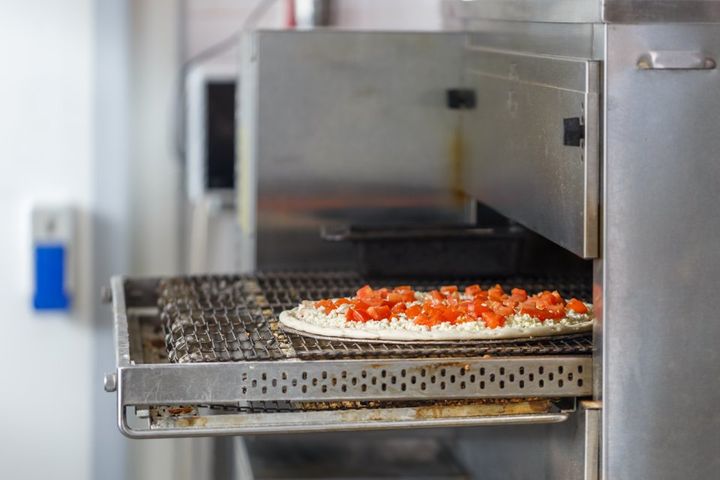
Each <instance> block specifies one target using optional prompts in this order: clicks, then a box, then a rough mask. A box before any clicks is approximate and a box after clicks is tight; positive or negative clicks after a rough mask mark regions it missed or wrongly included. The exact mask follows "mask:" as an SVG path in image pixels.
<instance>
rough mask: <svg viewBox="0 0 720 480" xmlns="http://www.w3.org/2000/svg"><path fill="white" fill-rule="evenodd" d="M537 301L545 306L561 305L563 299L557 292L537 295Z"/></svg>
mask: <svg viewBox="0 0 720 480" xmlns="http://www.w3.org/2000/svg"><path fill="white" fill-rule="evenodd" d="M538 300H539V301H540V302H542V303H544V304H546V305H558V304H561V303H563V299H562V297H561V296H560V294H559V293H558V292H557V291H555V292H548V291H545V292H542V293H541V294H540V295H538Z"/></svg>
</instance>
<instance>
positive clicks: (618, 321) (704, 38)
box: [602, 25, 720, 480]
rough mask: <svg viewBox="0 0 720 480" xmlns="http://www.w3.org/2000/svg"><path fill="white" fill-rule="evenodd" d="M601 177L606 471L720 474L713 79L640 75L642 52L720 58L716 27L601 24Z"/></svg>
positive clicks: (717, 83) (612, 474)
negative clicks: (604, 50)
mask: <svg viewBox="0 0 720 480" xmlns="http://www.w3.org/2000/svg"><path fill="white" fill-rule="evenodd" d="M607 42H608V43H607V52H608V58H607V62H606V72H605V78H606V82H607V84H606V103H605V109H606V115H605V118H606V123H605V132H606V145H605V152H606V153H605V173H604V175H605V176H604V185H605V187H604V189H605V191H604V207H605V208H604V216H605V217H604V230H605V236H604V246H603V252H604V254H603V256H604V258H603V268H604V278H605V283H604V286H603V288H604V292H603V295H602V297H603V306H602V308H603V316H604V319H603V329H604V331H603V339H602V342H603V345H602V348H603V360H604V371H603V384H604V385H603V408H604V411H603V460H602V462H603V471H604V477H605V478H607V479H615V478H652V479H658V480H662V479H677V478H683V479H707V478H716V477H717V475H718V471H720V456H718V454H717V453H718V451H720V416H718V414H717V407H718V404H720V379H719V377H718V365H720V349H718V345H717V343H718V338H720V322H719V321H718V320H717V316H718V312H717V309H716V308H715V305H714V303H715V302H714V301H713V299H714V298H715V297H716V296H717V289H718V278H720V255H718V242H717V239H718V237H720V216H719V215H718V214H717V204H718V194H717V192H718V185H720V162H719V161H718V154H717V152H718V151H720V136H718V135H717V126H718V111H720V76H719V73H718V70H650V71H646V70H638V68H637V65H636V63H637V59H638V58H639V57H640V56H641V55H643V54H645V53H646V52H648V51H656V50H675V51H702V52H703V53H705V54H706V55H708V56H710V57H712V58H718V55H720V29H718V27H717V26H714V25H610V26H608V31H607Z"/></svg>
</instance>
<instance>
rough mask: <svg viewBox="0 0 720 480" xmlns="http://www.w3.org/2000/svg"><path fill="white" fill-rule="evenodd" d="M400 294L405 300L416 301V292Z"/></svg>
mask: <svg viewBox="0 0 720 480" xmlns="http://www.w3.org/2000/svg"><path fill="white" fill-rule="evenodd" d="M400 295H402V299H403V302H414V301H415V292H413V291H410V292H402V293H401V294H400Z"/></svg>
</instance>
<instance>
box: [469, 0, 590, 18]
mask: <svg viewBox="0 0 720 480" xmlns="http://www.w3.org/2000/svg"><path fill="white" fill-rule="evenodd" d="M457 3H458V4H459V9H460V12H461V14H462V15H463V17H465V18H469V19H486V20H507V21H522V22H563V23H597V22H600V21H601V19H602V2H601V1H600V0H551V1H547V0H457Z"/></svg>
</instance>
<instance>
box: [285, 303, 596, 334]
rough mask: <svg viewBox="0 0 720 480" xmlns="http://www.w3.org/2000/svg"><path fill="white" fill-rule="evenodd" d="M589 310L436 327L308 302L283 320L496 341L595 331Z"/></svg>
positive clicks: (308, 327)
mask: <svg viewBox="0 0 720 480" xmlns="http://www.w3.org/2000/svg"><path fill="white" fill-rule="evenodd" d="M585 305H586V306H587V307H588V313H583V314H578V313H575V312H573V311H570V310H569V311H568V312H567V314H566V316H565V318H562V319H558V320H551V319H548V320H545V321H540V320H539V319H537V318H533V317H531V316H529V315H527V314H513V315H509V316H508V317H507V318H506V321H505V325H504V326H502V327H497V328H487V327H486V326H485V325H484V323H483V322H482V321H480V320H478V321H472V322H466V323H460V324H451V323H449V322H445V323H441V324H439V325H434V326H432V327H428V326H423V325H418V324H416V323H414V322H413V321H412V320H409V319H408V318H407V317H405V316H404V315H403V314H397V315H393V316H392V318H390V319H384V320H379V321H365V322H357V321H348V320H346V318H345V312H346V311H347V309H348V308H350V306H349V305H341V306H339V307H338V308H337V309H336V310H334V311H332V312H330V313H326V312H324V311H323V310H322V309H320V308H317V307H316V306H315V302H310V301H305V302H303V303H302V304H301V305H299V306H298V307H296V308H294V309H292V310H288V311H284V312H282V313H281V314H280V318H279V320H280V323H281V324H283V325H285V326H287V327H289V328H291V329H293V330H296V331H299V332H302V333H307V334H310V335H319V336H324V337H338V338H354V339H365V340H391V341H416V342H421V341H435V340H496V339H513V338H517V339H522V338H532V337H544V336H550V335H566V334H572V333H579V332H586V331H590V330H592V325H593V315H592V306H591V305H589V304H585Z"/></svg>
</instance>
